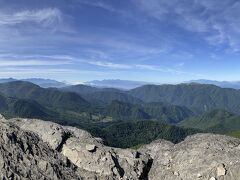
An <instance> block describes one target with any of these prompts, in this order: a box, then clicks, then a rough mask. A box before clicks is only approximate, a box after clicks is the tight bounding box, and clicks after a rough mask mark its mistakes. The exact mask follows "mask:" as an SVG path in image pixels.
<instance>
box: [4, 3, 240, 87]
mask: <svg viewBox="0 0 240 180" xmlns="http://www.w3.org/2000/svg"><path fill="white" fill-rule="evenodd" d="M239 8H240V3H239V2H238V1H236V0H226V1H221V2H219V1H217V0H212V1H208V0H202V1H179V0H173V1H164V0H149V1H145V0H129V1H115V0H114V1H112V0H92V1H87V0H69V1H65V0H58V1H54V0H48V1H45V0H44V1H41V2H39V1H37V0H32V1H27V0H20V1H19V0H13V1H0V49H1V50H0V77H1V78H8V77H13V78H18V79H22V78H31V77H38V78H48V79H56V80H58V81H67V82H86V81H91V80H95V79H100V80H102V79H124V80H134V81H145V82H158V83H179V82H184V81H189V80H193V79H212V80H218V81H237V80H239V79H240V73H239V68H238V67H239V66H240V62H239V57H240V41H239V38H238V37H239V35H240V32H239V30H238V27H239V21H238V20H237V19H236V17H237V16H238V15H240V11H239Z"/></svg>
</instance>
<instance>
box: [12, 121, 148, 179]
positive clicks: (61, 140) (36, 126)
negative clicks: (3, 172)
mask: <svg viewBox="0 0 240 180" xmlns="http://www.w3.org/2000/svg"><path fill="white" fill-rule="evenodd" d="M9 122H11V123H13V124H15V125H17V126H19V127H20V128H21V129H23V130H30V131H32V132H34V133H36V134H38V135H39V136H40V137H41V138H42V140H43V141H44V142H46V143H48V144H49V145H50V146H51V147H52V148H53V149H56V150H58V151H59V152H61V154H63V155H64V156H66V157H67V158H68V159H69V160H70V161H71V162H72V163H73V164H75V165H76V166H77V167H78V168H80V169H82V170H85V171H86V172H90V173H93V174H96V177H97V178H98V179H144V178H145V176H146V175H145V174H146V172H148V170H147V169H148V166H149V161H151V158H150V156H149V155H145V154H141V153H138V152H137V151H135V150H130V149H118V148H111V147H107V146H104V145H103V144H102V140H101V139H99V138H94V137H92V136H91V134H89V133H88V132H86V131H84V130H81V129H77V128H73V127H68V126H66V127H65V126H60V125H58V124H55V123H52V122H46V121H41V120H36V119H19V118H15V119H11V120H9ZM42 167H44V165H42Z"/></svg>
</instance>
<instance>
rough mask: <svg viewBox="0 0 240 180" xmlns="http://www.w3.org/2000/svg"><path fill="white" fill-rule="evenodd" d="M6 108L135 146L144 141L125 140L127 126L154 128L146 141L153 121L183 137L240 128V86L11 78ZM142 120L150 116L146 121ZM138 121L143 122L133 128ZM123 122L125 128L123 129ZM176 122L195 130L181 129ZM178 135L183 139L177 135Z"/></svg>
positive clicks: (0, 100) (2, 92)
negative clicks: (130, 85) (56, 83)
mask: <svg viewBox="0 0 240 180" xmlns="http://www.w3.org/2000/svg"><path fill="white" fill-rule="evenodd" d="M3 81H5V83H4V82H3ZM6 81H7V82H6ZM38 82H39V81H38ZM0 113H2V114H4V115H5V116H7V117H23V118H25V117H30V118H40V119H44V120H50V121H54V122H58V123H60V124H64V125H72V126H76V127H81V128H84V129H86V130H89V131H90V132H91V133H92V134H94V135H96V136H99V137H102V138H103V139H105V140H107V141H108V143H109V145H114V146H117V145H116V144H114V142H118V141H117V140H120V141H121V143H120V142H118V143H119V145H120V144H121V146H123V147H131V146H132V145H136V143H134V142H140V141H136V140H137V139H136V138H135V139H134V137H135V134H134V135H133V137H132V138H133V139H131V141H129V142H127V143H126V144H124V142H126V138H127V137H124V138H123V139H121V137H122V134H123V131H125V130H128V132H130V131H134V132H136V134H139V132H144V131H145V132H148V133H149V134H146V138H145V140H144V141H143V142H142V141H141V143H145V142H149V141H148V140H147V139H151V140H153V139H155V137H157V136H155V135H154V137H153V136H152V130H153V129H152V127H154V126H155V125H156V126H158V127H164V125H162V124H163V123H164V124H168V125H169V126H167V127H169V129H168V130H167V131H166V133H164V135H163V137H165V138H167V137H168V136H169V135H170V134H172V133H173V134H174V133H178V132H179V133H181V136H179V137H185V136H182V135H184V134H185V132H186V133H187V134H188V133H189V132H195V130H194V131H191V129H192V128H197V130H196V132H202V131H204V132H205V131H206V132H217V133H224V134H227V133H230V132H232V131H234V132H235V131H236V132H238V131H240V125H239V126H238V124H240V91H239V90H236V89H230V88H221V87H218V86H216V85H209V84H197V83H186V84H178V85H144V86H141V87H138V88H134V89H131V90H121V89H115V88H99V87H92V86H87V85H72V86H66V87H63V88H42V87H40V86H39V85H36V84H33V83H31V82H26V81H16V80H14V79H8V80H6V79H5V80H2V83H0ZM139 121H144V123H143V124H144V126H143V124H142V123H138V122H139ZM155 123H156V124H155ZM136 124H138V125H139V126H138V127H137V128H136V129H133V128H134V126H135V125H136ZM120 125H121V126H122V127H123V129H119V127H120ZM176 125H179V126H183V127H185V128H190V131H185V130H184V129H182V128H180V131H179V129H178V128H175V126H176ZM148 127H149V128H150V129H148ZM104 129H105V130H104ZM160 130H162V128H159V130H157V131H156V133H159V132H160ZM110 132H111V133H110ZM109 133H110V134H109ZM112 134H116V137H118V136H119V137H118V138H117V140H116V139H112V138H111V137H109V135H111V136H112ZM120 136H121V137H120ZM141 138H142V136H141ZM174 138H176V140H178V137H176V136H175V135H174ZM174 138H173V139H174ZM174 141H175V140H174Z"/></svg>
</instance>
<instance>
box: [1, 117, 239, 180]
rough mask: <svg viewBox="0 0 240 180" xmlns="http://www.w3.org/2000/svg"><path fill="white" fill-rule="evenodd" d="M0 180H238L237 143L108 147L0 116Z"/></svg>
mask: <svg viewBox="0 0 240 180" xmlns="http://www.w3.org/2000/svg"><path fill="white" fill-rule="evenodd" d="M0 119H1V120H0V143H1V144H0V175H1V177H2V179H4V178H5V179H14V178H15V179H89V180H92V179H94V180H95V179H96V180H105V179H106V180H119V179H125V180H127V179H128V180H135V179H136V180H137V179H140V180H144V179H146V180H147V179H148V180H238V179H239V177H240V160H239V159H240V140H239V139H235V138H230V137H227V136H222V135H213V134H197V135H193V136H190V137H187V138H186V139H185V140H184V141H183V142H181V143H179V144H173V143H171V142H168V141H165V140H157V141H154V142H152V143H151V144H148V145H145V146H144V147H142V148H141V149H139V150H138V151H135V150H131V149H119V148H112V147H107V146H105V145H103V143H102V140H101V139H99V138H95V137H92V136H91V134H89V133H88V132H86V131H84V130H81V129H77V128H74V127H66V126H60V125H58V124H55V123H52V122H46V121H41V120H35V119H18V118H15V119H11V120H5V119H4V118H3V117H1V116H0Z"/></svg>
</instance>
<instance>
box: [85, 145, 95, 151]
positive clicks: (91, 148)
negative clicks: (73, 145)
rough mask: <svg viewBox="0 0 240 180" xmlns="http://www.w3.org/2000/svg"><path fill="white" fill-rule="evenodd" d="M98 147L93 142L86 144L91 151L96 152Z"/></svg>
mask: <svg viewBox="0 0 240 180" xmlns="http://www.w3.org/2000/svg"><path fill="white" fill-rule="evenodd" d="M95 149H96V146H95V145H93V144H87V145H86V150H88V151H89V152H94V151H95Z"/></svg>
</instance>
